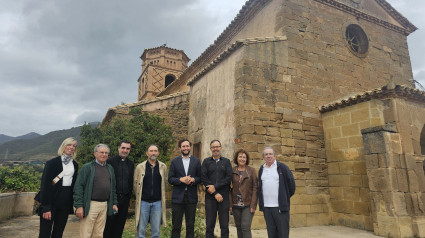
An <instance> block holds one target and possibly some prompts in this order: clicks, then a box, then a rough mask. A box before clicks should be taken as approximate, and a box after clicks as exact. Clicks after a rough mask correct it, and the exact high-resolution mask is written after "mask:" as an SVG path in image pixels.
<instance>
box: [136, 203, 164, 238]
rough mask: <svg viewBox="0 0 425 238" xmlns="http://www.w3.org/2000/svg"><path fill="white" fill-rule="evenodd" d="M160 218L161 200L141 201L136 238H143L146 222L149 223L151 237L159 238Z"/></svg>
mask: <svg viewBox="0 0 425 238" xmlns="http://www.w3.org/2000/svg"><path fill="white" fill-rule="evenodd" d="M161 218H162V204H161V200H159V201H156V202H152V203H151V202H145V201H142V203H141V204H140V219H139V226H138V228H137V238H145V232H146V227H147V226H148V222H150V223H151V237H152V238H154V237H155V238H159V234H160V228H161Z"/></svg>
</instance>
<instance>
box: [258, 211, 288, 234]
mask: <svg viewBox="0 0 425 238" xmlns="http://www.w3.org/2000/svg"><path fill="white" fill-rule="evenodd" d="M263 213H264V219H265V220H266V226H267V235H268V236H269V238H288V237H289V211H286V212H282V211H279V208H278V207H265V208H264V210H263Z"/></svg>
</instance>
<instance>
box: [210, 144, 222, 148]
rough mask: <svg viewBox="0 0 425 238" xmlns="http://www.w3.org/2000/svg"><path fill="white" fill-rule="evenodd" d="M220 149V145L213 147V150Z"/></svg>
mask: <svg viewBox="0 0 425 238" xmlns="http://www.w3.org/2000/svg"><path fill="white" fill-rule="evenodd" d="M220 147H221V146H220V145H219V146H211V149H218V148H220Z"/></svg>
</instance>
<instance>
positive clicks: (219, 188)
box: [201, 140, 232, 238]
mask: <svg viewBox="0 0 425 238" xmlns="http://www.w3.org/2000/svg"><path fill="white" fill-rule="evenodd" d="M210 149H211V152H212V156H211V157H208V158H205V159H204V161H203V163H202V168H201V181H202V183H203V184H204V185H205V189H206V192H205V217H206V218H205V221H206V228H207V229H206V234H205V237H206V238H213V237H214V227H215V221H216V218H217V212H218V220H219V223H220V230H221V237H222V238H227V237H229V208H230V204H229V191H230V182H231V180H232V165H231V164H230V160H229V159H227V158H224V157H222V156H221V143H220V141H219V140H212V141H211V143H210Z"/></svg>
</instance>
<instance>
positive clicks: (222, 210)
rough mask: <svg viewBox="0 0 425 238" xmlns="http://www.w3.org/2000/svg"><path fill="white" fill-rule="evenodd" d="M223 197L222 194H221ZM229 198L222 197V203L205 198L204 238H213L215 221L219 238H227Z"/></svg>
mask: <svg viewBox="0 0 425 238" xmlns="http://www.w3.org/2000/svg"><path fill="white" fill-rule="evenodd" d="M222 195H223V194H222ZM229 208H230V205H229V196H223V201H222V202H217V200H215V199H214V198H213V199H211V198H209V197H205V221H206V226H207V227H206V228H207V229H206V233H205V237H206V238H214V227H215V222H216V219H217V212H218V221H219V223H220V230H221V238H227V237H229Z"/></svg>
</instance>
